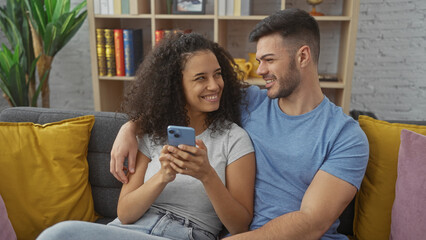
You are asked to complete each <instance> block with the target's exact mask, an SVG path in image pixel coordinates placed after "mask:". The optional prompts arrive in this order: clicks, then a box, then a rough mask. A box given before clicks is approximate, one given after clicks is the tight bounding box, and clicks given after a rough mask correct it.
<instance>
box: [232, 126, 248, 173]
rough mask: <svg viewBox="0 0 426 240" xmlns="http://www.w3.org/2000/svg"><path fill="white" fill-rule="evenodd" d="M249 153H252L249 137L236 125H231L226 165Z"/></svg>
mask: <svg viewBox="0 0 426 240" xmlns="http://www.w3.org/2000/svg"><path fill="white" fill-rule="evenodd" d="M251 152H254V148H253V144H252V142H251V139H250V137H249V135H248V134H247V132H246V131H245V130H244V129H242V128H241V127H239V126H238V125H237V124H233V125H232V128H231V131H230V132H229V142H228V163H227V165H229V164H231V163H233V162H234V161H236V160H238V159H239V158H241V157H243V156H244V155H247V154H249V153H251Z"/></svg>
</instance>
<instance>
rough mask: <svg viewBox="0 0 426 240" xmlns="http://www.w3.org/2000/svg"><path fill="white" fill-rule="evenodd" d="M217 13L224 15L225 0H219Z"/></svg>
mask: <svg viewBox="0 0 426 240" xmlns="http://www.w3.org/2000/svg"><path fill="white" fill-rule="evenodd" d="M218 4H219V6H218V15H219V16H226V0H219V2H218Z"/></svg>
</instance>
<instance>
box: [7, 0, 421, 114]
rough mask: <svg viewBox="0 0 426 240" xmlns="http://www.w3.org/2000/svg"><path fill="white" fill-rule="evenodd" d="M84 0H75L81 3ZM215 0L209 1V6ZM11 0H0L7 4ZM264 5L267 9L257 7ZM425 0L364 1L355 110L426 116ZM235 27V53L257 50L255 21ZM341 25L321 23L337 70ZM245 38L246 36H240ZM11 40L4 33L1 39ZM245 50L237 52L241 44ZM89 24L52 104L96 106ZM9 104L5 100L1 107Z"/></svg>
mask: <svg viewBox="0 0 426 240" xmlns="http://www.w3.org/2000/svg"><path fill="white" fill-rule="evenodd" d="M253 1H254V5H255V10H254V11H255V12H256V13H257V14H262V9H268V10H275V9H277V8H279V6H280V5H279V4H277V2H276V1H275V0H253ZM342 1H351V0H324V2H323V3H322V4H321V5H319V6H317V10H318V11H321V10H324V11H325V10H326V11H327V12H328V13H332V14H340V12H339V9H341V7H339V6H341V4H342ZM78 2H80V0H72V1H71V3H72V4H73V6H74V5H76V3H78ZM210 2H211V0H209V1H208V4H210ZM286 2H287V7H299V8H302V9H304V10H309V6H307V5H306V1H304V0H303V1H302V0H287V1H286ZM5 3H6V0H0V5H4V4H5ZM259 5H261V6H262V7H261V8H259V7H256V6H259ZM425 15H426V1H424V0H361V6H360V14H359V23H358V36H357V47H356V54H355V69H354V79H353V81H352V101H351V109H358V110H363V111H372V112H374V113H375V114H376V115H377V116H378V117H379V118H380V119H395V120H399V119H401V120H404V119H411V120H426V77H425V76H426V22H425V20H426V19H425ZM245 25H247V26H244V27H242V28H236V27H233V26H234V25H233V26H230V27H229V29H228V32H229V34H234V35H235V37H232V39H235V40H232V41H229V42H228V46H227V47H228V48H229V49H231V53H232V54H233V55H234V56H236V57H246V53H247V52H251V51H254V50H255V46H254V45H253V44H250V43H247V40H246V39H247V36H248V31H249V30H250V27H251V24H249V23H246V24H245ZM335 25H336V23H320V27H321V28H322V30H323V33H322V36H321V40H322V46H321V51H322V55H321V58H320V66H319V69H320V71H322V72H330V73H332V72H335V71H336V68H337V50H333V49H335V47H336V46H337V45H338V42H339V41H338V36H339V32H338V30H333V29H334V28H339V27H338V26H335ZM237 39H241V40H237ZM6 41H7V40H6V39H5V38H4V36H2V35H1V34H0V43H3V42H6ZM241 47H242V49H240V50H234V49H238V48H241ZM90 71H91V68H90V55H89V37H88V24H87V22H86V23H85V24H84V25H83V26H82V28H81V30H80V31H79V33H78V34H77V35H76V36H75V38H74V39H73V40H72V41H71V42H70V43H69V44H68V45H67V46H66V47H65V48H64V49H62V50H61V52H59V54H58V55H57V56H56V57H55V60H54V64H53V70H52V73H51V76H50V81H51V82H50V87H51V105H52V107H60V108H68V109H93V97H92V80H91V73H90ZM5 106H7V104H6V102H5V100H4V99H3V98H0V110H1V109H2V108H4V107H5Z"/></svg>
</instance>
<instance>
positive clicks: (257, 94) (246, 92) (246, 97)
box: [240, 85, 267, 121]
mask: <svg viewBox="0 0 426 240" xmlns="http://www.w3.org/2000/svg"><path fill="white" fill-rule="evenodd" d="M242 91H243V104H241V105H240V111H241V120H242V121H245V120H246V119H247V118H248V116H249V114H250V112H253V110H254V109H256V108H257V107H258V106H259V104H260V103H261V102H262V99H264V98H265V97H267V96H266V91H265V90H261V89H260V88H259V87H258V86H254V85H253V86H250V87H248V88H244V89H242Z"/></svg>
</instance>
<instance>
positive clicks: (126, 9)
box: [121, 0, 130, 14]
mask: <svg viewBox="0 0 426 240" xmlns="http://www.w3.org/2000/svg"><path fill="white" fill-rule="evenodd" d="M129 1H130V0H121V14H130V5H129V4H130V3H129Z"/></svg>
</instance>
